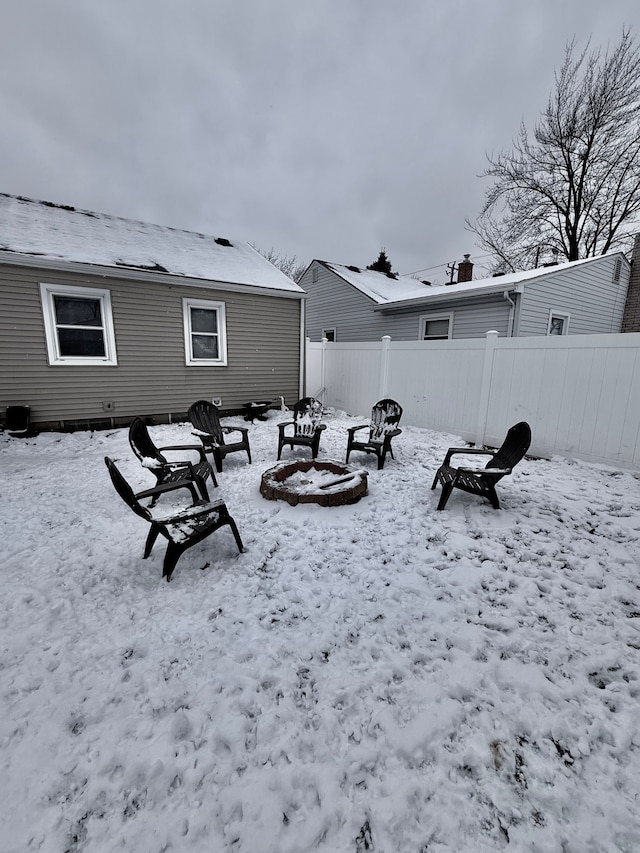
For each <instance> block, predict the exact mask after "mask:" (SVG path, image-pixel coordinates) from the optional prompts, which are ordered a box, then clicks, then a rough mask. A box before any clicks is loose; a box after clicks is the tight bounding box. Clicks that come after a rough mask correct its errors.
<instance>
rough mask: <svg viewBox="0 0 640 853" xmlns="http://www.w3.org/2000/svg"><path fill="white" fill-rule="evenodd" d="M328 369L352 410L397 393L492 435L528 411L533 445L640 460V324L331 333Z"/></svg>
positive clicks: (480, 434)
mask: <svg viewBox="0 0 640 853" xmlns="http://www.w3.org/2000/svg"><path fill="white" fill-rule="evenodd" d="M321 346H322V345H320V344H309V345H308V347H307V377H308V392H309V393H312V391H311V389H310V387H309V377H313V379H314V382H315V381H316V378H317V376H319V370H320V368H319V367H318V364H319V360H320V358H321V356H322V350H321ZM323 375H324V385H325V391H324V402H325V404H326V405H329V406H334V407H336V408H339V409H342V410H344V411H347V412H350V413H352V414H361V415H365V414H368V412H369V411H370V410H371V406H372V404H373V403H374V402H375V401H376V400H377V399H379V398H380V397H384V396H389V397H393V398H394V399H396V400H398V402H400V403H401V405H402V406H403V407H404V415H403V421H404V423H407V424H411V425H414V426H421V427H426V428H429V429H436V430H441V431H445V432H451V433H453V434H454V435H459V436H461V437H462V438H464V439H466V440H470V441H476V442H478V443H487V444H490V445H497V444H500V443H501V441H502V439H503V438H504V435H505V432H506V430H507V429H508V427H509V426H511V424H513V423H515V422H516V421H519V420H526V421H528V422H529V423H530V424H531V429H532V433H533V442H532V445H531V450H532V452H533V453H536V454H539V455H542V456H549V455H552V454H560V455H566V456H569V457H571V456H574V457H576V458H582V459H587V460H590V461H593V462H602V463H605V464H614V465H623V466H628V467H632V468H639V469H640V334H636V333H633V334H625V335H573V336H565V337H558V338H556V337H528V338H497V337H496V335H495V333H491V332H490V333H488V335H487V339H486V340H483V339H475V340H460V341H455V340H454V341H398V342H394V341H389V340H388V339H386V342H385V339H383V341H382V342H370V343H349V344H347V343H343V344H337V343H330V344H326V345H325V350H324V374H323ZM314 387H315V386H314Z"/></svg>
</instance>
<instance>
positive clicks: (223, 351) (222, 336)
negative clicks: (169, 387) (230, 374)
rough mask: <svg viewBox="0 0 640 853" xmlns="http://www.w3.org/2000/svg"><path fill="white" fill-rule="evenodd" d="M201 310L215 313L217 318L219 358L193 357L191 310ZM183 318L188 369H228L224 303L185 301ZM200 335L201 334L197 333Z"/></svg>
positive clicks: (183, 302)
mask: <svg viewBox="0 0 640 853" xmlns="http://www.w3.org/2000/svg"><path fill="white" fill-rule="evenodd" d="M192 308H201V309H205V310H207V311H215V312H216V317H217V332H216V334H217V336H218V358H195V357H194V355H193V342H192V337H191V336H192V334H193V332H192V329H191V309H192ZM182 318H183V323H184V352H185V361H186V364H187V366H188V367H226V366H227V319H226V313H225V304H224V302H213V301H209V300H208V299H183V300H182ZM196 334H200V333H196Z"/></svg>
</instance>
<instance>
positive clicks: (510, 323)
mask: <svg viewBox="0 0 640 853" xmlns="http://www.w3.org/2000/svg"><path fill="white" fill-rule="evenodd" d="M516 293H517V291H514V292H513V294H514V296H515V295H516ZM502 296H503V297H504V299H506V301H507V302H508V303H509V319H508V321H507V337H508V338H512V337H513V324H514V321H515V317H516V303H515V301H514V300H513V299H512V298H511V293H510V291H508V290H505V291H504V293H503V294H502Z"/></svg>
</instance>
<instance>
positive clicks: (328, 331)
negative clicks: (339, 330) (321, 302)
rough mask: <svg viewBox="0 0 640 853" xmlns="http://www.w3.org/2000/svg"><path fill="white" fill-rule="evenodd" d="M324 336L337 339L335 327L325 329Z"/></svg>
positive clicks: (329, 339)
mask: <svg viewBox="0 0 640 853" xmlns="http://www.w3.org/2000/svg"><path fill="white" fill-rule="evenodd" d="M322 337H323V338H326V339H327V340H328V341H335V339H336V330H335V327H334V328H333V329H323V330H322Z"/></svg>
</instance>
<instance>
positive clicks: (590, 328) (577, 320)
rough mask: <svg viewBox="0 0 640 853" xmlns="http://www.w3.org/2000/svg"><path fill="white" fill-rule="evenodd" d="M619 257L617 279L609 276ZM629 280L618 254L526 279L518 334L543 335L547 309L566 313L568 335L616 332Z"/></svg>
mask: <svg viewBox="0 0 640 853" xmlns="http://www.w3.org/2000/svg"><path fill="white" fill-rule="evenodd" d="M619 258H621V259H622V265H621V268H620V279H619V281H617V282H615V281H614V280H613V276H614V270H615V266H616V260H617V259H619ZM628 284H629V264H628V262H627V261H626V260H625V259H624V258H623V257H622V255H611V256H604V257H602V258H601V259H600V263H597V264H586V265H584V266H581V267H575V268H573V269H572V270H566V271H562V272H558V273H557V275H549V276H545V277H544V278H541V279H537V280H535V279H534V280H532V281H528V282H527V283H526V284H525V287H524V293H523V294H522V297H521V300H522V301H521V306H520V318H519V327H518V330H517V334H518V335H526V336H529V335H546V334H547V328H548V323H549V312H550V311H554V312H558V313H564V314H569V315H570V320H569V334H570V335H595V334H606V333H615V332H620V329H621V325H622V316H623V313H624V305H625V300H626V295H627V287H628Z"/></svg>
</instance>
